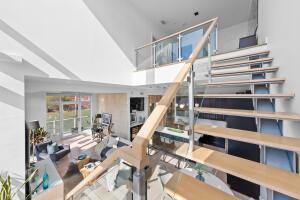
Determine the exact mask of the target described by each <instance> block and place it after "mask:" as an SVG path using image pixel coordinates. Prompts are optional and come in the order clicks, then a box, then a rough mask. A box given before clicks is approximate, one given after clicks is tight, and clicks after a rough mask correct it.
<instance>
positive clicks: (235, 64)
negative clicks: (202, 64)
mask: <svg viewBox="0 0 300 200" xmlns="http://www.w3.org/2000/svg"><path fill="white" fill-rule="evenodd" d="M272 61H273V58H260V59H254V60H247V61H237V62H227V63H217V64H213V65H212V66H211V68H212V69H223V68H230V67H240V66H243V65H246V66H247V65H250V64H256V63H269V62H272Z"/></svg>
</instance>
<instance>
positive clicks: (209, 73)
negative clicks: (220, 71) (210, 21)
mask: <svg viewBox="0 0 300 200" xmlns="http://www.w3.org/2000/svg"><path fill="white" fill-rule="evenodd" d="M207 57H208V69H207V71H208V82H209V83H211V65H212V61H211V35H209V37H208V43H207Z"/></svg>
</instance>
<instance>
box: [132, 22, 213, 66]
mask: <svg viewBox="0 0 300 200" xmlns="http://www.w3.org/2000/svg"><path fill="white" fill-rule="evenodd" d="M208 26H209V24H205V25H199V26H195V27H193V28H191V29H187V30H185V31H182V32H179V33H178V34H175V35H173V36H171V37H166V39H163V40H158V41H157V42H153V43H151V44H148V45H145V46H143V47H141V48H138V49H136V68H137V70H144V69H150V68H155V67H159V66H164V65H168V64H175V63H178V62H182V61H185V60H187V59H188V57H189V56H190V54H191V53H192V52H193V50H194V48H195V47H196V45H197V43H198V42H199V41H200V39H201V38H202V37H203V35H204V33H205V32H206V30H207V28H208ZM217 32H218V31H217V27H215V28H214V30H213V32H212V33H211V34H210V38H209V40H208V42H207V44H206V45H205V47H204V48H203V49H202V50H201V52H200V53H199V55H198V58H203V57H206V56H208V51H209V50H208V49H209V47H208V44H210V51H211V55H213V54H215V53H216V51H217V42H218V40H217V37H218V33H217Z"/></svg>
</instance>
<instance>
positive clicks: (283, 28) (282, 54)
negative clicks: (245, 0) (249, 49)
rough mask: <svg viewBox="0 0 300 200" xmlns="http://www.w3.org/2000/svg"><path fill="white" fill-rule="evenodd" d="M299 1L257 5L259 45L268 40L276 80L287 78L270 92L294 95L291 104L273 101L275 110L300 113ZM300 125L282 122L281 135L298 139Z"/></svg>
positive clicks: (276, 0) (265, 1) (274, 0)
mask: <svg viewBox="0 0 300 200" xmlns="http://www.w3.org/2000/svg"><path fill="white" fill-rule="evenodd" d="M299 8H300V1H299V0H289V1H283V0H261V1H259V14H258V16H259V29H258V36H259V39H260V40H261V42H264V41H265V39H266V38H267V41H268V44H269V48H270V50H271V55H270V56H271V57H274V63H273V65H274V66H279V67H280V69H279V71H278V73H277V74H276V76H277V77H284V78H286V82H285V83H284V84H283V85H282V87H281V86H275V87H272V92H295V93H296V97H295V98H294V99H293V100H276V110H277V111H286V112H295V113H300V107H299V105H300V98H299V95H300V87H299V72H300V71H299V55H298V54H299V44H300V38H299V33H300V26H299V19H300V12H299ZM299 130H300V123H299V122H290V121H284V124H283V134H284V135H286V136H292V137H300V133H299Z"/></svg>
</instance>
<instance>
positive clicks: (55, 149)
mask: <svg viewBox="0 0 300 200" xmlns="http://www.w3.org/2000/svg"><path fill="white" fill-rule="evenodd" d="M52 146H53V147H54V153H56V152H58V151H59V148H58V145H57V143H56V142H54V143H52Z"/></svg>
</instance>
